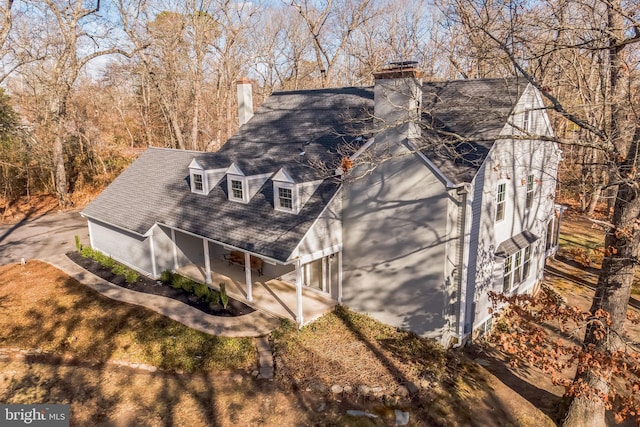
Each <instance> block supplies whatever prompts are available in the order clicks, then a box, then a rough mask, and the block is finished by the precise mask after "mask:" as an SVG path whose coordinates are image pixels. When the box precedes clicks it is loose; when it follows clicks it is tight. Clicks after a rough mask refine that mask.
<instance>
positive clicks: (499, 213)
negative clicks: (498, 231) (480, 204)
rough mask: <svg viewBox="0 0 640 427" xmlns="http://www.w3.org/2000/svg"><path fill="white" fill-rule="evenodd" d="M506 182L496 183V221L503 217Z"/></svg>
mask: <svg viewBox="0 0 640 427" xmlns="http://www.w3.org/2000/svg"><path fill="white" fill-rule="evenodd" d="M506 193H507V184H505V183H502V184H498V194H497V196H496V222H497V221H502V220H503V219H504V211H505V204H506Z"/></svg>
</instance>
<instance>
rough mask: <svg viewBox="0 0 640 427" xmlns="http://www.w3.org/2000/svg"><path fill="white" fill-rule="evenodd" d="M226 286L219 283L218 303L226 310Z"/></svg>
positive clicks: (227, 301) (227, 297)
mask: <svg viewBox="0 0 640 427" xmlns="http://www.w3.org/2000/svg"><path fill="white" fill-rule="evenodd" d="M226 286H227V285H226V284H225V283H224V282H220V302H221V303H222V307H223V308H225V309H226V308H227V306H228V305H229V295H227V289H226Z"/></svg>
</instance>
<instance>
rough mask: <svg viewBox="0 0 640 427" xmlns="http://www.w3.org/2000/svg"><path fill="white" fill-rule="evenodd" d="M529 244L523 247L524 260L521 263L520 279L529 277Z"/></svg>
mask: <svg viewBox="0 0 640 427" xmlns="http://www.w3.org/2000/svg"><path fill="white" fill-rule="evenodd" d="M530 262H531V246H527V247H526V248H524V262H523V263H522V280H525V279H526V278H528V277H529V270H530V268H531V265H530Z"/></svg>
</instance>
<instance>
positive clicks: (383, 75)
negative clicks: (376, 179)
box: [373, 61, 422, 80]
mask: <svg viewBox="0 0 640 427" xmlns="http://www.w3.org/2000/svg"><path fill="white" fill-rule="evenodd" d="M416 65H418V61H393V62H389V66H388V67H386V68H383V69H382V70H380V71H377V72H375V73H373V78H374V79H375V80H380V79H402V78H407V77H409V78H414V79H419V78H422V71H421V70H419V69H418V68H417V67H416Z"/></svg>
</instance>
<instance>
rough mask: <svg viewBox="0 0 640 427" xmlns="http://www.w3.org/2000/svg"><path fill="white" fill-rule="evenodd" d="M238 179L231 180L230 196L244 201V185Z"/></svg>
mask: <svg viewBox="0 0 640 427" xmlns="http://www.w3.org/2000/svg"><path fill="white" fill-rule="evenodd" d="M242 184H243V183H242V181H240V180H239V179H232V180H231V198H233V199H236V200H243V201H244V187H243V185H242Z"/></svg>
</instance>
